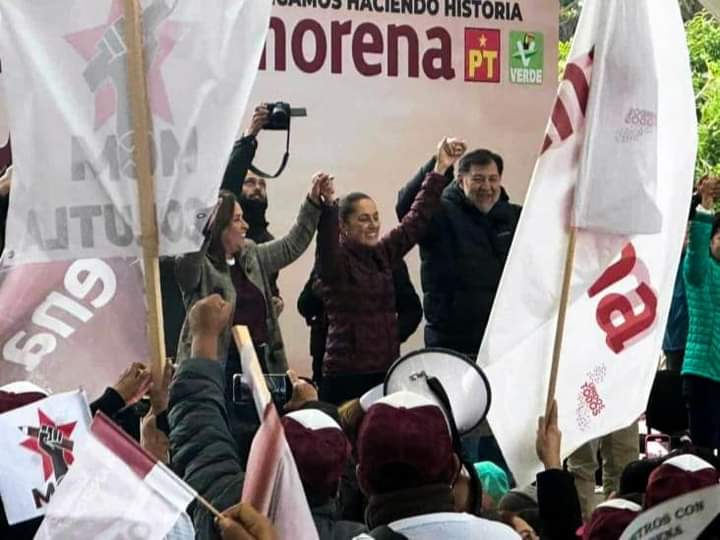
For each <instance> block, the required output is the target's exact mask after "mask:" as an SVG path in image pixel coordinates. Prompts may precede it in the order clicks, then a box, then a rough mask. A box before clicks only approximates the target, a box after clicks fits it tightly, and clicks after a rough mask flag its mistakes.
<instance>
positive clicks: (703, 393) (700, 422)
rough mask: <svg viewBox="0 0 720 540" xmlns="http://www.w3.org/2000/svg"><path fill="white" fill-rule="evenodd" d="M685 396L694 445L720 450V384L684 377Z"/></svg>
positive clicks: (693, 376) (692, 376) (710, 380)
mask: <svg viewBox="0 0 720 540" xmlns="http://www.w3.org/2000/svg"><path fill="white" fill-rule="evenodd" d="M683 395H684V396H685V403H686V404H687V410H688V420H689V422H690V438H691V439H692V441H693V444H695V445H697V446H702V447H703V448H710V449H715V448H720V382H717V381H713V380H712V379H707V378H705V377H697V376H695V375H683Z"/></svg>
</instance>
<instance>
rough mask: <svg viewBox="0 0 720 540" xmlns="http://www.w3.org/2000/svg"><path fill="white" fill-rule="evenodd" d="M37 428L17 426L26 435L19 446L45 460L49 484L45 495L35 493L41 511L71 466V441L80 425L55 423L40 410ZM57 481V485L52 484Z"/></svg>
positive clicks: (34, 497)
mask: <svg viewBox="0 0 720 540" xmlns="http://www.w3.org/2000/svg"><path fill="white" fill-rule="evenodd" d="M38 424H39V425H37V426H18V429H19V430H20V431H22V432H23V433H24V434H25V435H26V436H27V439H25V440H24V441H23V442H21V443H20V446H22V447H24V448H27V449H28V450H29V451H31V452H35V453H37V454H40V457H41V458H42V468H43V479H44V480H45V482H47V483H48V484H47V489H46V492H45V493H42V492H41V491H38V490H37V489H33V490H32V495H33V499H34V501H35V506H36V507H37V508H40V507H41V506H42V505H43V504H47V503H48V502H50V497H52V495H53V493H55V487H56V486H57V485H58V484H60V482H61V481H62V479H63V478H64V477H65V474H67V472H68V467H69V466H70V465H72V463H73V460H74V457H73V448H74V446H75V445H74V443H73V441H72V439H71V438H70V437H71V435H72V433H73V430H74V429H75V425H76V424H77V422H70V423H68V424H61V425H58V424H56V423H55V422H54V421H53V420H52V419H51V418H50V417H49V416H48V415H47V414H45V413H44V412H43V411H42V410H41V409H38ZM53 480H54V482H53Z"/></svg>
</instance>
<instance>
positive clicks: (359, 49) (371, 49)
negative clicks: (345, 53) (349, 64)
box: [352, 23, 384, 77]
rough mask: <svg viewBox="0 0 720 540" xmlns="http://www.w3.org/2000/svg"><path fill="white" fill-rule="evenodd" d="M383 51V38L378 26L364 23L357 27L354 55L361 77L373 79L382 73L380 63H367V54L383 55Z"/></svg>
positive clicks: (354, 37) (354, 38)
mask: <svg viewBox="0 0 720 540" xmlns="http://www.w3.org/2000/svg"><path fill="white" fill-rule="evenodd" d="M365 36H368V37H369V38H370V41H369V42H367V41H365ZM383 49H384V47H383V36H382V33H381V32H380V29H379V28H378V27H377V26H375V25H374V24H372V23H362V24H361V25H360V26H358V27H357V29H356V30H355V35H354V36H353V40H352V55H353V62H355V68H356V69H357V70H358V72H359V73H360V74H361V75H365V76H366V77H373V76H375V75H380V73H382V66H381V65H380V63H375V64H369V63H367V61H366V60H365V54H382V52H383Z"/></svg>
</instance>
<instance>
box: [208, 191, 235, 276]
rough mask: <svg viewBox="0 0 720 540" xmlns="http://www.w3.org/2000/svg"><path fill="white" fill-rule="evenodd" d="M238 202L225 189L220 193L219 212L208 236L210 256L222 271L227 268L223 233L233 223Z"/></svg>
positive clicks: (217, 211)
mask: <svg viewBox="0 0 720 540" xmlns="http://www.w3.org/2000/svg"><path fill="white" fill-rule="evenodd" d="M236 202H238V201H237V198H236V197H235V195H233V194H232V193H231V192H230V191H226V190H224V189H223V190H221V191H220V194H219V200H218V205H217V210H216V211H215V221H214V222H213V224H212V227H210V232H209V234H208V242H209V244H210V245H209V246H208V250H207V253H208V256H209V257H210V259H211V260H212V262H213V264H214V265H215V266H216V267H217V268H219V269H221V270H222V269H225V267H226V266H227V260H226V255H227V254H226V253H225V247H224V246H223V242H222V233H223V231H224V230H225V229H226V228H227V227H228V225H230V224H231V223H232V219H233V216H234V215H235V203H236Z"/></svg>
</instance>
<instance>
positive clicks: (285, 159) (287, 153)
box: [249, 119, 292, 178]
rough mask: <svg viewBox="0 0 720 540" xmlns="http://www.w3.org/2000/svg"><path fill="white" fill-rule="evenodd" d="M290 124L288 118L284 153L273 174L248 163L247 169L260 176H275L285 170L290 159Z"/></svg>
mask: <svg viewBox="0 0 720 540" xmlns="http://www.w3.org/2000/svg"><path fill="white" fill-rule="evenodd" d="M291 125H292V120H290V119H288V128H287V136H286V137H285V155H284V156H283V158H282V162H281V163H280V168H279V169H278V170H277V172H276V173H275V174H268V173H266V172H264V171H261V170H260V169H258V168H257V167H255V166H254V165H253V164H250V167H249V169H250V170H251V171H252V172H254V173H255V174H257V175H258V176H259V177H260V178H277V177H278V176H280V175H281V174H282V173H283V171H284V170H285V167H286V166H287V164H288V160H289V159H290V126H291Z"/></svg>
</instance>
